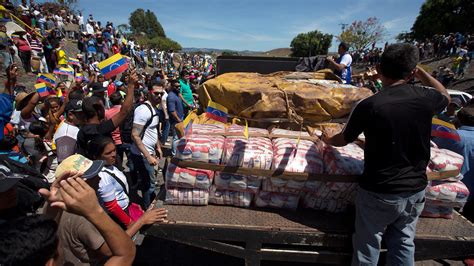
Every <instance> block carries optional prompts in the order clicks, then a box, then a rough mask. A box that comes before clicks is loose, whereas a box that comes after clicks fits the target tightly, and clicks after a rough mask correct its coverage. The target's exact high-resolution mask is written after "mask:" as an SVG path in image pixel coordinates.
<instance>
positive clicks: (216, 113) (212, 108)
mask: <svg viewBox="0 0 474 266" xmlns="http://www.w3.org/2000/svg"><path fill="white" fill-rule="evenodd" d="M227 114H228V110H227V108H226V107H225V106H223V105H220V104H218V103H215V102H213V101H212V100H209V104H208V105H207V109H206V116H207V117H208V118H210V119H212V120H216V121H219V122H222V123H227Z"/></svg>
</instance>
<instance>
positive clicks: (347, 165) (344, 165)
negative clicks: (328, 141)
mask: <svg viewBox="0 0 474 266" xmlns="http://www.w3.org/2000/svg"><path fill="white" fill-rule="evenodd" d="M323 158H324V172H325V173H327V174H333V175H361V174H362V173H363V172H364V150H363V149H361V148H360V147H359V146H357V145H356V144H353V143H350V144H347V145H346V146H343V147H333V146H330V145H325V146H324V155H323Z"/></svg>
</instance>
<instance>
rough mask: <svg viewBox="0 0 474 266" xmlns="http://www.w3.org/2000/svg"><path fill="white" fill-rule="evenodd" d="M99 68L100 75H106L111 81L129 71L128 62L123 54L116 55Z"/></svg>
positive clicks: (102, 63)
mask: <svg viewBox="0 0 474 266" xmlns="http://www.w3.org/2000/svg"><path fill="white" fill-rule="evenodd" d="M98 67H99V70H100V73H101V74H102V75H104V77H105V78H106V79H110V78H112V77H113V76H117V75H118V74H120V73H122V72H124V71H125V70H127V69H128V62H127V60H126V59H125V58H124V57H123V56H122V55H121V54H114V55H113V56H111V57H109V58H107V59H105V60H104V61H102V62H100V63H99V65H98Z"/></svg>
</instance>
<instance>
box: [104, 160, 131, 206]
mask: <svg viewBox="0 0 474 266" xmlns="http://www.w3.org/2000/svg"><path fill="white" fill-rule="evenodd" d="M111 173H112V174H113V175H115V176H116V177H117V178H118V179H120V180H121V181H122V182H123V184H124V185H125V187H126V188H127V191H128V190H129V186H128V183H127V178H126V177H125V175H124V174H123V173H122V172H121V171H120V170H119V169H117V167H115V166H113V165H110V166H104V168H103V169H102V171H100V173H99V177H100V182H99V190H98V192H99V201H100V203H101V204H103V203H104V202H110V201H113V200H114V199H116V200H117V203H118V205H119V206H120V207H121V208H122V210H125V209H126V208H127V207H128V204H129V202H130V200H129V198H128V196H127V193H126V192H125V191H124V190H123V186H122V185H121V184H120V183H119V182H118V181H117V180H115V178H114V177H113V176H112V175H111Z"/></svg>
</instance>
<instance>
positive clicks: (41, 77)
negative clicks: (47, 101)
mask: <svg viewBox="0 0 474 266" xmlns="http://www.w3.org/2000/svg"><path fill="white" fill-rule="evenodd" d="M36 82H37V83H41V82H43V83H46V86H48V87H50V88H54V87H56V77H55V76H54V75H53V74H49V73H40V74H38V76H36Z"/></svg>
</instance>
